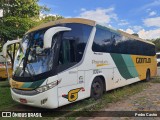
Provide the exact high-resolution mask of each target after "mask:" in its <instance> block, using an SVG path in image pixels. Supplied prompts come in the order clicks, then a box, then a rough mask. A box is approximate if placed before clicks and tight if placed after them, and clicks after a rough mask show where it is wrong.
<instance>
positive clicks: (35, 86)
mask: <svg viewBox="0 0 160 120" xmlns="http://www.w3.org/2000/svg"><path fill="white" fill-rule="evenodd" d="M45 80H46V79H43V80H39V81H36V82H33V83H32V84H31V86H30V87H29V88H38V87H39V86H40V85H41V84H42V83H43V82H44V81H45Z"/></svg>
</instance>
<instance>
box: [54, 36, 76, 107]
mask: <svg viewBox="0 0 160 120" xmlns="http://www.w3.org/2000/svg"><path fill="white" fill-rule="evenodd" d="M75 42H76V41H75V40H73V39H62V42H61V47H60V50H59V59H58V64H59V65H58V68H57V72H58V79H59V80H61V83H60V84H59V86H58V99H59V106H62V105H65V104H67V103H68V101H69V98H68V96H69V95H68V94H69V91H70V90H72V89H75V88H76V85H77V81H78V80H77V76H78V72H77V67H76V66H75V65H76V64H77V62H76V56H75V55H76V50H75V49H76V48H75V46H76V45H75V44H76V43H75Z"/></svg>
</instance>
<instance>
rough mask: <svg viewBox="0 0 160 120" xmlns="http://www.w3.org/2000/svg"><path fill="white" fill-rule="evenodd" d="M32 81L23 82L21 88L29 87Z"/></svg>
mask: <svg viewBox="0 0 160 120" xmlns="http://www.w3.org/2000/svg"><path fill="white" fill-rule="evenodd" d="M32 83H33V82H25V83H24V84H23V86H22V87H21V88H29V87H30V86H31V84H32Z"/></svg>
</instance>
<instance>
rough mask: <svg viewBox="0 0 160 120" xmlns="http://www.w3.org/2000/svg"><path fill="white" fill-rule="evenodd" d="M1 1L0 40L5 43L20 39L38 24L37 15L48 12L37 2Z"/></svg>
mask: <svg viewBox="0 0 160 120" xmlns="http://www.w3.org/2000/svg"><path fill="white" fill-rule="evenodd" d="M1 1H2V2H1V3H0V7H2V9H3V11H4V15H3V18H1V20H0V24H1V27H0V38H1V41H2V40H4V41H5V42H6V41H7V40H12V39H16V38H17V37H22V36H23V34H24V33H25V32H26V31H27V30H29V29H30V28H32V27H34V26H36V25H37V24H39V21H38V17H39V13H40V12H41V11H43V10H44V11H46V10H49V9H48V8H47V7H45V6H39V5H38V0H1Z"/></svg>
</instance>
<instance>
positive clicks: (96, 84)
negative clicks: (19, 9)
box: [91, 77, 103, 100]
mask: <svg viewBox="0 0 160 120" xmlns="http://www.w3.org/2000/svg"><path fill="white" fill-rule="evenodd" d="M102 95H103V82H102V80H101V78H100V77H96V78H95V79H94V80H93V82H92V86H91V97H92V98H94V99H95V100H97V99H99V98H101V97H102Z"/></svg>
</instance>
